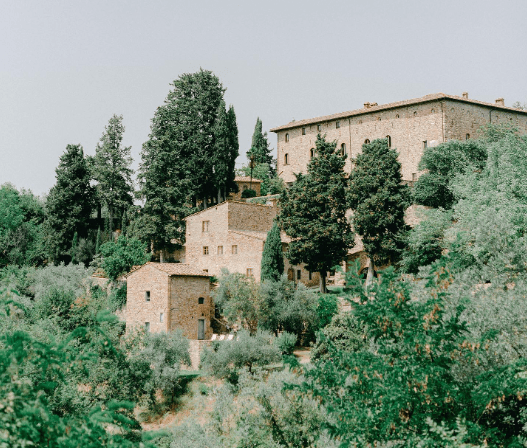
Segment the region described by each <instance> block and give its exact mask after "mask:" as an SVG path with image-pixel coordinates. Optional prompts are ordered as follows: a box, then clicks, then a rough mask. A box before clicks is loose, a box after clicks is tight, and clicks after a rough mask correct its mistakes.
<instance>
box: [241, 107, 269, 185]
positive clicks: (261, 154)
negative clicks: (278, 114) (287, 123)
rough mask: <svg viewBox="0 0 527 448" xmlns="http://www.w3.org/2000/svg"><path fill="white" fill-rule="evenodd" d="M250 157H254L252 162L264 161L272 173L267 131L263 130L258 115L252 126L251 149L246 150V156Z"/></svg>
mask: <svg viewBox="0 0 527 448" xmlns="http://www.w3.org/2000/svg"><path fill="white" fill-rule="evenodd" d="M251 157H254V162H255V163H257V164H258V163H265V164H267V165H269V168H270V172H271V175H272V174H273V172H274V169H273V156H272V155H271V148H269V141H268V140H267V132H265V133H264V132H263V126H262V120H260V117H258V118H257V119H256V125H255V126H254V132H253V138H252V142H251V149H249V151H247V158H248V159H250V158H251Z"/></svg>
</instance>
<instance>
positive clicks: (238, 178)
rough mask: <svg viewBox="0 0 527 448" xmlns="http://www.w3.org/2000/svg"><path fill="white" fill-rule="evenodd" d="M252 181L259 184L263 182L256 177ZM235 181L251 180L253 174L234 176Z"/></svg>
mask: <svg viewBox="0 0 527 448" xmlns="http://www.w3.org/2000/svg"><path fill="white" fill-rule="evenodd" d="M252 181H253V182H254V183H257V184H260V183H262V182H263V181H261V180H260V179H255V178H254V177H253V178H252ZM234 182H251V176H236V177H235V178H234Z"/></svg>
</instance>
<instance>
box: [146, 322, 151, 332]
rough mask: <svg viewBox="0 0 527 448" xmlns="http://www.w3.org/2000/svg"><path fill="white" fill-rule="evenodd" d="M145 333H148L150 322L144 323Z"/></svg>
mask: <svg viewBox="0 0 527 448" xmlns="http://www.w3.org/2000/svg"><path fill="white" fill-rule="evenodd" d="M145 332H146V333H150V322H145Z"/></svg>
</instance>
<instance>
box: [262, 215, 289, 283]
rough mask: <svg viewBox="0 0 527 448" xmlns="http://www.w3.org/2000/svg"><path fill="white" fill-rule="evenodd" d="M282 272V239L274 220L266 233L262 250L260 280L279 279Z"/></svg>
mask: <svg viewBox="0 0 527 448" xmlns="http://www.w3.org/2000/svg"><path fill="white" fill-rule="evenodd" d="M283 273H284V254H283V251H282V239H281V238H280V228H279V227H278V224H277V223H276V222H275V223H274V224H273V227H272V228H271V230H269V232H268V233H267V238H266V240H265V244H264V248H263V252H262V264H261V273H260V280H261V281H262V282H263V281H264V280H274V281H279V280H280V278H281V277H282V274H283Z"/></svg>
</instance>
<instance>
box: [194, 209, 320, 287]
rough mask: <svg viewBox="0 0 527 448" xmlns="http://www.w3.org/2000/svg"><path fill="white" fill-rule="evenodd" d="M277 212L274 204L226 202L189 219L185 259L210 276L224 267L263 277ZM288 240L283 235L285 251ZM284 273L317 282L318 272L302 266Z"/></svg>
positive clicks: (305, 282) (286, 268)
mask: <svg viewBox="0 0 527 448" xmlns="http://www.w3.org/2000/svg"><path fill="white" fill-rule="evenodd" d="M276 214H277V208H276V207H274V206H272V205H262V204H254V203H247V202H237V201H227V202H223V203H221V204H218V205H215V206H213V207H209V208H207V209H206V210H202V211H200V212H197V213H194V214H193V215H190V216H188V217H187V218H186V242H185V260H186V262H187V263H189V264H191V265H192V266H195V267H196V268H198V269H200V270H201V269H202V270H204V271H206V272H208V273H209V274H211V275H214V276H219V275H220V273H221V270H222V268H226V269H228V270H229V272H238V273H241V274H245V275H250V276H253V277H254V278H255V279H256V280H258V281H259V280H260V264H261V261H262V253H263V248H264V244H265V240H266V238H267V232H269V230H271V227H272V226H273V221H274V219H275V217H276ZM288 241H289V240H288V239H287V237H286V236H285V235H283V236H282V244H283V248H284V250H285V249H286V248H287V244H288ZM285 263H286V266H285V272H286V273H287V274H288V276H289V277H290V278H291V279H292V280H295V281H300V282H302V283H304V284H308V285H309V284H317V283H318V274H316V273H309V272H308V271H306V270H305V269H304V267H303V266H290V265H289V264H288V262H287V260H285Z"/></svg>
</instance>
